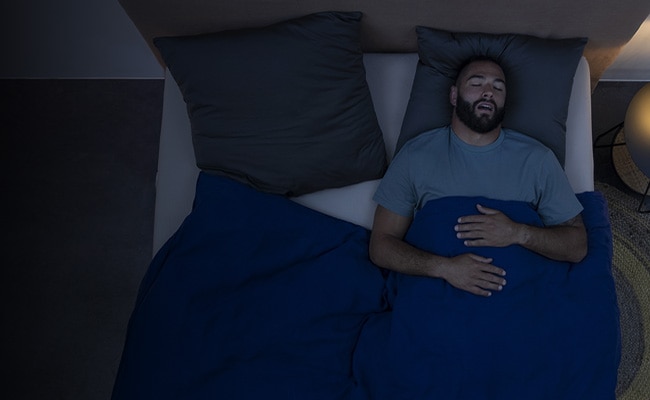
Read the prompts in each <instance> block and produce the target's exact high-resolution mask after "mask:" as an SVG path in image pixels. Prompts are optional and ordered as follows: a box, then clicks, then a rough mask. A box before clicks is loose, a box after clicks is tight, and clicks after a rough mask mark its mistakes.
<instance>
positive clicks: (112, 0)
mask: <svg viewBox="0 0 650 400" xmlns="http://www.w3.org/2000/svg"><path fill="white" fill-rule="evenodd" d="M0 51H1V54H3V57H2V59H3V60H2V62H0V78H163V71H162V68H161V67H160V65H159V64H158V62H157V61H156V59H155V58H154V56H153V55H152V53H151V51H150V50H149V48H148V47H147V45H146V44H145V42H144V40H143V39H142V37H141V36H140V34H139V33H138V31H137V29H136V28H135V26H134V25H133V23H132V22H131V20H130V19H129V18H128V17H127V15H126V13H125V12H124V10H123V9H122V7H121V6H120V5H119V4H118V2H117V0H57V1H52V0H23V1H11V2H2V5H0Z"/></svg>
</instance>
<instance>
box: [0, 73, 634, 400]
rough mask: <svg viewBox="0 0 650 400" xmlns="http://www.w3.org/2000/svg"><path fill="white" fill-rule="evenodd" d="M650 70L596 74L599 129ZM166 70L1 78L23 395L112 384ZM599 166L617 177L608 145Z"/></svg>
mask: <svg viewBox="0 0 650 400" xmlns="http://www.w3.org/2000/svg"><path fill="white" fill-rule="evenodd" d="M642 84H643V83H623V82H601V83H600V84H599V85H598V87H597V88H596V90H595V92H594V93H593V97H592V106H593V130H594V136H596V135H597V134H598V133H600V132H603V131H605V130H606V129H608V128H610V127H611V126H614V125H616V124H617V123H619V122H620V121H622V119H623V117H624V114H625V109H626V106H627V104H628V103H629V100H630V99H631V97H632V96H633V95H634V93H635V92H636V91H637V90H638V88H640V86H641V85H642ZM162 90H163V83H162V81H160V80H0V92H2V93H3V104H2V107H1V108H0V122H1V124H2V125H1V126H2V127H3V128H4V131H3V134H2V146H1V148H2V186H3V187H4V188H5V189H4V190H3V197H4V204H5V209H6V212H5V213H4V214H3V217H2V222H3V224H2V225H3V226H4V227H5V228H6V229H7V230H6V232H5V236H6V237H7V239H5V240H4V246H3V253H4V254H5V257H4V259H5V262H4V263H3V267H4V268H3V279H2V290H1V291H0V293H1V296H2V297H3V300H2V305H3V311H2V315H3V316H4V320H5V327H4V329H3V330H2V345H3V349H2V360H3V363H2V374H3V377H4V380H3V381H4V382H5V387H4V389H5V393H10V394H11V396H10V397H6V396H3V397H4V398H11V399H15V400H21V399H30V400H31V399H67V400H81V399H84V400H95V399H96V400H104V399H109V398H110V393H111V389H112V383H113V380H114V378H115V373H116V370H117V365H118V363H119V359H120V354H121V349H122V345H123V340H124V334H125V330H126V326H127V323H128V317H129V314H130V312H131V309H132V307H133V302H134V299H135V295H136V292H137V287H138V283H139V281H140V279H141V277H142V275H143V274H144V271H145V270H146V268H147V265H148V262H149V260H150V258H151V247H152V244H151V240H152V238H151V232H152V227H153V210H154V201H155V172H156V162H157V161H156V160H157V140H158V133H159V128H160V117H161V104H162ZM595 178H596V180H600V181H603V182H607V183H610V184H613V185H616V186H617V187H621V188H623V189H625V188H624V185H623V184H622V182H621V181H620V179H619V178H618V177H617V175H616V173H615V172H614V170H613V168H612V163H611V156H610V152H609V151H608V150H602V149H599V150H596V152H595Z"/></svg>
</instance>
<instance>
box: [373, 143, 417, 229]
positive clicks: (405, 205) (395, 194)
mask: <svg viewBox="0 0 650 400" xmlns="http://www.w3.org/2000/svg"><path fill="white" fill-rule="evenodd" d="M407 149H408V146H405V147H404V148H402V149H401V150H400V152H399V153H398V154H397V155H396V156H395V158H394V159H393V161H392V162H391V163H390V165H389V166H388V169H387V170H386V173H385V174H384V177H383V178H382V180H381V182H380V183H379V187H378V188H377V191H376V192H375V195H374V196H373V200H374V201H375V202H376V203H377V204H379V205H381V206H382V207H384V208H386V209H388V210H390V211H392V212H394V213H396V214H399V215H401V216H404V217H409V218H412V217H413V214H414V210H415V207H416V204H417V194H416V191H415V189H414V185H413V180H412V179H411V171H410V170H411V168H410V163H409V162H408V161H409V157H408V154H407V153H408V150H407Z"/></svg>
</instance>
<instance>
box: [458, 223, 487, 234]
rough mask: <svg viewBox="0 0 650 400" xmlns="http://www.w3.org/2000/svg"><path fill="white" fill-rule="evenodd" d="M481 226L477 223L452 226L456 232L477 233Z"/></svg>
mask: <svg viewBox="0 0 650 400" xmlns="http://www.w3.org/2000/svg"><path fill="white" fill-rule="evenodd" d="M481 226H482V223H479V222H464V223H462V224H458V225H455V226H454V230H455V231H456V232H468V231H478V230H479V229H480V228H481Z"/></svg>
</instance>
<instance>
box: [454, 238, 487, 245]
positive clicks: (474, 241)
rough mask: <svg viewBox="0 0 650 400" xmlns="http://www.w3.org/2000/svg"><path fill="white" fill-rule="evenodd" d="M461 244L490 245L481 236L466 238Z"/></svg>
mask: <svg viewBox="0 0 650 400" xmlns="http://www.w3.org/2000/svg"><path fill="white" fill-rule="evenodd" d="M459 238H460V237H459ZM463 244H464V245H465V246H466V247H487V246H489V245H490V243H489V242H488V241H487V240H486V239H483V238H479V239H467V240H464V241H463Z"/></svg>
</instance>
